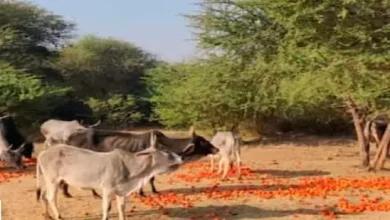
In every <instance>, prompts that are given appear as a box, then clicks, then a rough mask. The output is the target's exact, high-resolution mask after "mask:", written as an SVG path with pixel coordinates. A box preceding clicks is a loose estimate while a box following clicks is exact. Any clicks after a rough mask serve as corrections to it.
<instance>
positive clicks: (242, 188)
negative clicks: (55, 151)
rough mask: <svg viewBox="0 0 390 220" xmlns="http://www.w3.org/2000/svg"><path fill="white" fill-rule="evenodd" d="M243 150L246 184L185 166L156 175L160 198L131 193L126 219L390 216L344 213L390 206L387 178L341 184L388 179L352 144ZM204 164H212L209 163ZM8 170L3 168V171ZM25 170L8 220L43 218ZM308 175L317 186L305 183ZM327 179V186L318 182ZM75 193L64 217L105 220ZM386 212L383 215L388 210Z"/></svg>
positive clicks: (310, 142)
mask: <svg viewBox="0 0 390 220" xmlns="http://www.w3.org/2000/svg"><path fill="white" fill-rule="evenodd" d="M38 148H41V145H38ZM241 149H242V160H243V164H244V169H243V180H237V179H236V175H235V174H232V175H230V177H229V180H228V181H225V182H221V181H219V180H218V179H217V178H216V176H215V175H214V174H212V173H210V172H209V171H208V164H205V163H201V162H198V163H196V164H193V165H188V166H185V167H183V168H180V170H178V171H177V172H175V173H172V174H169V175H162V176H158V177H157V178H156V187H157V189H158V190H159V191H160V192H161V195H160V196H156V195H151V194H150V186H149V185H146V186H145V187H144V189H145V193H146V194H147V195H148V198H147V199H140V198H139V197H138V196H136V195H131V196H129V197H128V199H127V204H126V210H127V219H134V220H135V219H140V220H147V219H153V220H157V219H242V220H243V219H328V218H330V217H331V215H329V213H328V212H331V213H334V214H335V215H336V218H337V219H354V220H355V219H373V220H374V219H378V220H379V219H390V212H377V211H364V212H358V211H356V210H355V211H356V212H352V211H351V212H348V211H347V212H346V211H343V210H342V208H340V207H342V205H340V199H341V198H344V199H347V200H348V201H349V202H350V203H353V204H358V203H359V199H362V198H361V197H365V196H366V197H368V198H373V197H375V196H377V197H378V196H380V197H378V198H380V199H378V200H380V202H383V201H390V194H389V193H388V191H389V189H390V186H389V185H390V181H387V179H383V180H384V182H382V183H380V184H379V185H380V186H378V184H376V186H372V187H371V185H370V184H366V185H365V184H363V183H362V184H360V183H359V184H360V185H361V188H359V187H360V185H359V186H357V187H355V188H354V189H345V186H343V184H344V182H345V181H346V180H344V179H348V178H352V177H353V178H357V180H355V182H354V181H351V182H349V183H346V184H349V186H351V187H352V188H353V185H354V184H357V183H358V182H359V181H363V180H370V179H374V178H377V177H386V178H387V177H390V172H389V171H381V172H377V173H368V172H366V171H364V170H362V169H360V168H358V166H357V165H358V164H359V155H358V149H357V147H356V146H355V143H354V141H353V140H350V139H340V138H339V139H323V138H322V139H321V138H303V139H302V138H301V139H299V138H293V139H291V140H288V141H268V142H267V141H261V142H260V143H256V144H246V145H244V146H242V148H241ZM38 151H39V150H38ZM204 161H206V162H208V161H207V158H205V160H204ZM9 171H10V170H9V169H7V168H0V172H9ZM28 172H30V174H29V175H27V176H22V177H18V178H13V179H11V180H9V181H8V182H2V183H0V199H1V201H2V206H3V208H2V209H3V210H2V214H3V220H32V219H34V220H39V219H44V217H43V216H42V213H43V212H44V207H43V203H42V202H37V201H36V198H35V187H36V179H35V167H34V166H31V167H29V168H28ZM330 177H333V179H330ZM305 178H306V181H308V180H310V179H312V180H313V181H314V183H313V184H311V185H310V184H306V185H305V184H302V181H305ZM325 178H327V179H325ZM325 180H326V181H328V182H325V183H318V184H317V182H315V181H325ZM388 180H390V178H389V179H388ZM331 181H338V183H337V184H338V185H337V186H335V187H334V188H330V189H328V190H325V191H324V192H325V193H324V194H321V193H322V191H321V190H323V189H322V188H326V187H328V186H331V184H334V183H333V182H331ZM343 181H344V182H343ZM218 184H219V185H218ZM320 184H322V185H320ZM387 184H388V185H387ZM344 185H345V184H344ZM372 185H375V184H372ZM343 187H344V188H343ZM309 188H310V189H309ZM377 188H380V189H379V190H378V189H377ZM332 190H333V191H332ZM70 193H71V194H72V195H73V196H74V197H73V198H65V197H64V196H63V195H62V194H61V193H59V196H58V205H59V209H60V212H61V213H62V216H63V217H64V219H74V220H82V219H90V220H92V219H101V201H100V200H99V199H94V198H93V197H92V194H91V191H88V190H77V189H75V188H70ZM310 193H311V194H312V195H311V196H307V194H310ZM316 193H317V194H318V193H319V194H320V195H317V194H316ZM365 194H366V195H365ZM380 202H379V203H380ZM389 204H390V203H389ZM112 205H113V206H112V207H113V208H112V210H111V212H110V217H111V218H110V219H117V210H116V205H115V200H113V203H112ZM388 206H389V207H390V205H388ZM383 207H385V208H383V209H381V210H386V209H387V210H390V209H388V207H387V206H386V205H383ZM386 207H387V208H386ZM377 210H378V209H377Z"/></svg>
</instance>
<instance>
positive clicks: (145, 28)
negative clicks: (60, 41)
mask: <svg viewBox="0 0 390 220" xmlns="http://www.w3.org/2000/svg"><path fill="white" fill-rule="evenodd" d="M30 2H32V3H34V4H36V5H39V6H41V7H43V8H45V9H47V10H49V11H51V12H53V13H55V14H58V15H62V16H63V17H64V18H65V19H66V20H70V21H73V22H75V23H76V24H77V32H76V34H77V36H78V37H82V36H83V35H86V34H96V35H98V36H102V37H115V38H117V39H121V40H126V41H129V42H131V43H134V44H136V45H138V46H140V47H142V48H143V49H145V50H146V51H148V52H151V53H153V54H155V55H156V56H157V57H158V58H159V59H163V60H165V61H171V62H175V61H183V60H188V59H191V58H193V57H194V56H195V53H196V49H195V45H196V43H195V42H194V41H192V40H191V39H193V35H192V30H191V29H190V28H188V27H186V25H188V22H187V20H186V19H185V18H184V17H182V16H180V14H187V13H193V12H195V10H196V7H195V6H194V5H193V3H194V2H196V0H30Z"/></svg>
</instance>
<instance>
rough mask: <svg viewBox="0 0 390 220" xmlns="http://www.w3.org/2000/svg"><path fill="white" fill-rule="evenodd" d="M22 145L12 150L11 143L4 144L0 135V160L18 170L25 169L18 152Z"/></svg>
mask: <svg viewBox="0 0 390 220" xmlns="http://www.w3.org/2000/svg"><path fill="white" fill-rule="evenodd" d="M23 146H24V145H22V146H21V147H20V148H19V149H17V150H12V145H10V146H8V145H6V142H5V141H4V139H3V138H2V137H0V160H2V161H4V162H5V163H7V164H8V165H9V166H11V167H14V168H17V169H18V170H22V169H25V168H26V166H25V165H24V163H23V160H22V154H21V153H20V151H21V149H23Z"/></svg>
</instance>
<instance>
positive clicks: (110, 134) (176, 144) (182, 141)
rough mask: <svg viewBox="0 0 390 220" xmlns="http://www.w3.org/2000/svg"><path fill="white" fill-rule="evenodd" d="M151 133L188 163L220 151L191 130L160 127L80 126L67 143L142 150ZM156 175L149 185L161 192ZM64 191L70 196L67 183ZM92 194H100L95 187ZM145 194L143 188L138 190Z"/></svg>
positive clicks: (162, 146) (160, 145) (96, 148)
mask: <svg viewBox="0 0 390 220" xmlns="http://www.w3.org/2000/svg"><path fill="white" fill-rule="evenodd" d="M151 133H154V134H156V136H157V147H158V148H159V149H165V148H166V149H169V150H170V151H172V152H175V153H177V154H178V155H180V156H182V157H183V160H184V161H185V162H186V163H187V162H189V161H194V160H197V159H200V158H202V157H204V156H207V155H209V154H216V153H218V151H219V150H218V148H216V147H214V146H213V145H212V144H211V143H210V142H209V141H207V140H206V139H205V138H203V137H202V136H199V135H197V134H196V133H195V131H194V130H193V129H191V130H190V134H191V137H189V138H172V137H167V136H165V135H164V134H163V133H161V132H159V131H149V132H145V133H142V134H133V133H127V132H117V131H105V130H97V129H86V130H80V131H77V132H75V133H73V134H72V135H70V136H69V138H68V141H67V144H69V145H73V146H77V147H80V148H86V149H90V150H93V151H98V152H109V151H112V150H114V149H116V148H120V149H123V150H126V151H128V152H133V153H134V152H139V151H142V150H144V149H146V148H147V147H148V146H149V145H150V136H151ZM154 179H155V178H154V177H152V178H151V179H150V185H151V188H152V192H153V193H158V192H157V190H156V187H155V186H154ZM62 187H63V193H64V195H65V196H66V197H71V195H70V194H69V192H68V187H67V185H66V184H63V185H62ZM92 193H93V195H94V196H95V197H96V196H98V195H97V194H96V192H94V191H92ZM139 194H140V195H141V196H144V192H143V190H142V188H141V189H140V191H139Z"/></svg>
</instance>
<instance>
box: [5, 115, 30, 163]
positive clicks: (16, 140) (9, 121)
mask: <svg viewBox="0 0 390 220" xmlns="http://www.w3.org/2000/svg"><path fill="white" fill-rule="evenodd" d="M0 133H1V135H2V137H3V138H4V139H5V140H6V141H7V142H8V144H9V145H11V146H12V147H11V150H17V149H19V148H20V147H21V146H22V145H23V144H24V146H23V148H22V149H19V150H20V153H21V154H22V156H24V157H26V158H31V157H32V154H33V152H34V145H33V143H32V142H30V141H28V140H26V138H25V137H24V136H23V135H22V134H21V133H20V131H19V130H18V128H17V127H16V125H15V121H14V119H13V118H12V117H11V116H9V115H7V116H3V117H1V118H0Z"/></svg>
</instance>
